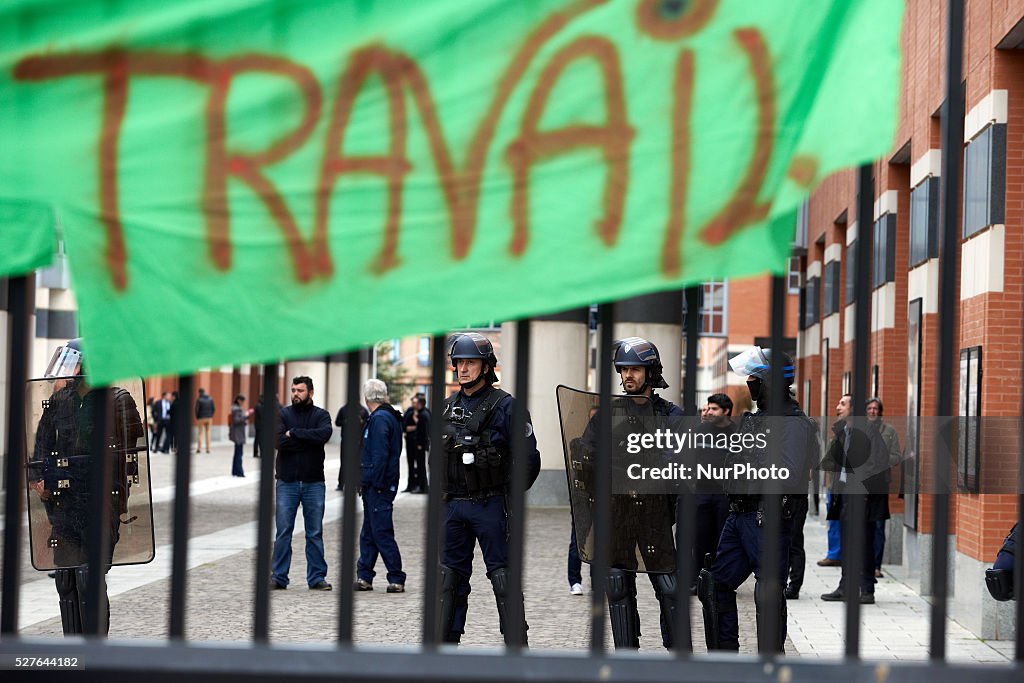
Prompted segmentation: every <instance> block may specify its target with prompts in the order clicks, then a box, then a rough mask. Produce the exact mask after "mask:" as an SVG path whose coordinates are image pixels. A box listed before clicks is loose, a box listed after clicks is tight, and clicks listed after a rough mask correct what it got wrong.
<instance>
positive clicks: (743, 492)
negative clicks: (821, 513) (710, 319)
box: [697, 346, 817, 653]
mask: <svg viewBox="0 0 1024 683" xmlns="http://www.w3.org/2000/svg"><path fill="white" fill-rule="evenodd" d="M779 360H781V362H782V363H783V368H782V370H783V372H782V375H783V383H784V384H785V388H784V391H783V405H782V406H781V408H780V409H779V410H775V411H773V412H774V413H775V414H776V415H778V416H780V417H779V418H776V419H775V421H773V423H771V424H769V422H768V412H767V410H768V397H769V393H770V388H769V381H770V377H771V364H772V362H775V361H774V360H773V354H772V352H771V349H764V350H762V349H761V348H760V347H757V346H754V347H752V348H750V349H748V350H747V351H744V352H743V353H741V354H739V355H738V356H736V357H735V358H732V359H731V360H730V361H729V365H730V366H731V367H732V370H733V372H736V373H737V374H739V375H743V376H745V377H746V378H747V387H748V389H749V391H750V398H751V400H753V401H754V403H755V404H756V407H757V410H756V411H755V412H752V413H751V412H747V413H744V414H743V418H742V420H741V422H740V429H739V433H740V434H744V435H746V434H750V435H754V436H755V437H756V436H757V435H765V437H766V438H765V439H764V440H763V441H762V443H764V444H765V445H767V446H769V447H771V446H772V445H773V444H774V445H775V446H777V448H778V454H779V455H780V456H781V460H782V464H783V465H784V467H785V469H786V470H788V472H789V476H790V479H791V481H775V482H773V486H774V487H778V488H779V489H783V490H786V491H789V490H791V489H792V490H793V491H795V490H796V488H797V487H799V486H800V485H803V486H806V479H805V478H804V477H803V476H802V473H803V472H806V470H807V467H808V466H809V465H808V462H807V454H808V453H809V449H810V448H811V444H812V443H816V438H817V437H816V435H815V432H814V431H813V424H812V423H811V421H810V420H809V419H808V418H807V416H806V415H804V413H803V411H801V410H800V406H799V405H798V404H797V402H796V400H794V398H793V396H792V395H791V390H790V389H789V387H790V385H792V384H793V379H794V376H795V370H794V365H793V361H792V359H791V358H789V356H787V355H786V354H784V353H782V354H779ZM773 427H776V429H772V428H773ZM771 431H775V432H776V433H775V434H769V432H771ZM779 432H781V434H780V433H779ZM768 438H771V439H772V442H769V441H768ZM749 441H750V440H749V439H748V442H749ZM756 441H757V440H756V438H755V439H754V442H755V443H756ZM734 457H735V464H743V463H745V464H747V465H753V466H756V467H762V466H767V465H770V464H772V463H771V462H770V460H769V452H768V448H759V447H757V446H756V445H755V447H754V448H751V449H749V450H745V451H742V452H741V453H738V454H736V455H735V456H734ZM780 471H781V468H780ZM761 489H762V487H759V486H758V485H757V484H754V485H751V483H750V482H749V481H742V482H736V481H730V482H727V485H726V490H727V492H728V494H729V516H728V517H727V518H726V521H725V527H724V528H723V529H722V535H721V537H720V538H719V542H718V554H717V556H716V557H715V560H714V562H713V563H712V565H711V569H710V571H709V570H708V569H702V570H701V571H700V574H699V575H698V578H697V597H698V598H699V600H700V602H701V604H702V606H703V612H704V631H705V639H706V642H707V646H708V650H733V651H738V650H739V619H738V615H737V612H736V589H737V588H739V586H740V584H742V583H743V582H744V581H746V580H747V578H748V577H749V576H750V574H751V573H753V574H754V578H755V580H756V581H757V583H756V584H755V585H754V603H755V607H756V609H757V620H756V621H757V638H758V650H759V651H760V652H763V653H766V652H779V653H781V652H783V651H784V645H785V642H786V621H787V619H786V599H785V596H784V595H783V581H784V577H785V576H786V566H787V564H788V559H789V544H790V538H791V533H792V527H793V520H792V516H793V509H792V507H793V502H794V501H795V496H794V495H792V494H791V495H783V498H782V505H781V508H782V520H781V524H780V527H781V533H780V536H779V538H778V539H777V541H776V542H777V543H778V546H779V554H778V561H779V566H778V567H777V571H776V575H775V576H776V580H777V581H778V584H779V585H778V589H777V590H774V591H773V590H769V589H768V587H767V585H765V584H764V582H763V581H762V580H761V572H762V569H763V568H762V567H761V564H760V555H761V545H762V542H764V539H763V538H762V527H761V525H762V523H763V520H764V511H765V508H764V506H763V501H764V497H765V495H768V494H762V493H760V491H761ZM804 495H806V491H805V492H804ZM770 602H774V603H775V604H769V603H770ZM773 609H774V610H777V611H778V615H779V627H778V629H777V631H776V632H777V634H778V640H777V641H775V642H767V638H766V631H767V628H766V623H767V622H766V619H767V617H768V615H770V614H771V613H772V611H773Z"/></svg>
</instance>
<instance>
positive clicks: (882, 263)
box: [871, 213, 896, 289]
mask: <svg viewBox="0 0 1024 683" xmlns="http://www.w3.org/2000/svg"><path fill="white" fill-rule="evenodd" d="M874 247H875V249H874V263H872V264H871V265H872V273H871V288H872V289H874V288H876V287H881V286H882V285H884V284H885V283H887V282H895V281H896V214H893V213H887V214H885V215H884V216H882V217H881V218H879V219H878V220H877V221H875V245H874Z"/></svg>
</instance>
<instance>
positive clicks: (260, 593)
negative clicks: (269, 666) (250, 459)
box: [253, 363, 280, 643]
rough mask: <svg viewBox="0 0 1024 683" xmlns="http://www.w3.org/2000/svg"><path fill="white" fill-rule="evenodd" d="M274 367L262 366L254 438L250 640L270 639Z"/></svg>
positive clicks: (277, 407) (275, 418)
mask: <svg viewBox="0 0 1024 683" xmlns="http://www.w3.org/2000/svg"><path fill="white" fill-rule="evenodd" d="M277 376H278V364H277V363H268V364H266V365H264V366H263V420H262V421H261V423H260V432H259V434H257V435H256V438H257V439H259V440H260V495H259V501H258V503H257V504H256V528H257V534H258V537H257V540H256V618H255V620H254V622H253V640H255V641H256V642H262V643H266V642H267V641H269V639H270V554H271V552H272V551H273V543H272V541H271V539H272V538H273V534H274V526H273V525H274V461H275V460H276V459H277V453H276V441H277V422H278V420H279V419H280V416H279V415H278V411H279V410H280V403H279V402H278V399H277Z"/></svg>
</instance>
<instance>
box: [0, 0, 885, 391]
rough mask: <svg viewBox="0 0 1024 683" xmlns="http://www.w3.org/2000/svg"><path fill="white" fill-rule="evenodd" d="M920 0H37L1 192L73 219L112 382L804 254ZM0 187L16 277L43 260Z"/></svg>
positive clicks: (875, 140) (89, 328)
mask: <svg viewBox="0 0 1024 683" xmlns="http://www.w3.org/2000/svg"><path fill="white" fill-rule="evenodd" d="M902 14H903V4H902V3H901V2H893V1H892V0H856V1H854V0H850V1H848V2H841V1H837V2H813V3H794V2H791V1H789V0H770V1H769V0H762V1H760V2H749V1H748V0H703V1H701V0H689V1H685V0H576V1H572V0H508V1H505V0H474V1H473V2H465V1H464V0H430V2H405V1H404V0H336V1H333V2H332V1H328V0H317V1H313V0H310V1H308V2H303V1H300V0H293V1H287V0H277V1H269V0H268V1H264V2H259V1H256V2H253V1H252V0H246V1H242V0H201V1H198V0H180V1H178V2H174V3H166V4H160V3H157V4H154V3H152V2H149V1H148V0H107V1H106V2H102V3H89V2H82V3H67V2H63V1H61V0H20V1H12V2H8V3H5V4H3V6H0V116H2V124H3V125H0V149H2V150H3V154H0V198H9V200H4V199H0V206H4V207H6V206H14V205H18V206H46V207H52V208H53V210H54V212H55V214H56V215H57V216H59V218H60V221H61V223H62V225H63V229H64V233H65V235H64V237H65V246H66V250H67V253H68V258H69V260H70V264H71V272H72V278H73V286H74V288H75V293H76V296H77V299H78V302H79V307H80V321H81V328H82V329H81V331H82V333H83V335H84V336H85V337H86V338H87V343H88V347H89V372H90V373H91V374H93V375H94V376H95V377H96V378H97V379H98V380H100V381H109V380H112V379H114V378H117V377H120V376H126V375H137V374H143V375H151V374H165V373H175V372H186V371H190V370H194V369H197V368H200V367H209V366H219V365H224V364H239V363H245V362H258V361H266V360H272V359H279V358H287V357H303V356H310V355H316V354H322V353H326V352H333V351H339V350H343V349H346V348H352V347H355V346H357V345H362V344H370V343H373V342H374V341H376V340H378V339H381V338H390V337H397V336H401V335H404V334H409V333H414V332H439V331H443V330H446V329H450V328H452V327H458V326H463V325H467V324H473V323H479V322H482V321H487V320H505V319H511V318H516V317H521V316H525V315H533V314H540V313H545V312H551V311H555V310H559V309H565V308H569V307H575V306H580V305H585V304H587V303H590V302H593V301H605V300H611V299H615V298H619V297H624V296H630V295H635V294H639V293H643V292H650V291H655V290H662V289H669V288H675V287H679V286H681V285H683V284H685V283H692V282H698V281H701V280H706V279H711V278H722V277H734V276H739V275H745V274H752V273H757V272H764V271H766V270H773V271H775V272H781V271H782V269H783V268H784V266H785V259H786V256H787V254H788V250H789V242H790V241H791V239H792V235H793V225H794V221H793V216H794V211H795V209H796V208H797V207H798V206H799V204H800V202H802V201H803V199H804V198H805V197H806V195H807V193H808V191H809V190H810V189H811V188H813V187H814V186H815V184H816V183H818V182H819V181H820V180H821V179H822V178H824V177H825V176H826V175H827V174H829V173H831V172H833V171H835V170H837V169H840V168H843V167H848V166H850V165H853V164H857V163H861V162H864V161H868V160H870V159H873V158H876V157H878V156H880V155H882V154H883V153H885V152H886V151H888V150H889V148H890V146H891V144H892V139H893V132H894V128H895V121H896V108H897V94H898V80H899V64H900V54H899V32H900V24H901V21H902ZM0 216H2V217H3V219H4V222H3V223H0V225H2V233H0V235H2V237H0V253H2V254H3V255H2V256H0V275H2V274H10V273H14V272H19V271H24V270H25V269H28V268H31V267H35V266H37V265H39V264H40V263H42V262H44V261H45V260H46V259H45V252H46V251H47V250H51V251H52V245H53V242H54V240H53V236H52V233H50V232H47V226H46V225H44V223H45V221H40V220H38V218H39V216H38V215H35V216H33V215H32V214H31V213H25V214H24V215H23V216H22V215H21V214H19V213H18V212H17V211H16V210H8V209H6V208H4V209H3V210H2V212H0ZM50 223H51V224H52V221H50ZM50 227H51V228H52V225H51V226H50ZM27 235H31V236H32V238H31V239H26V236H27Z"/></svg>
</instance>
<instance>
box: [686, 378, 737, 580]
mask: <svg viewBox="0 0 1024 683" xmlns="http://www.w3.org/2000/svg"><path fill="white" fill-rule="evenodd" d="M732 408H733V404H732V399H731V398H729V396H728V395H726V394H712V395H711V396H708V401H707V405H705V406H704V409H703V410H701V414H700V417H701V431H703V432H705V433H708V434H712V435H713V436H714V437H715V440H716V441H719V440H720V436H719V435H724V436H725V439H726V441H727V442H728V439H729V437H730V436H731V435H732V434H733V433H734V432H735V431H736V424H735V423H734V422H733V421H732ZM728 454H729V451H728V449H727V448H726V449H718V448H704V449H701V452H700V456H699V457H700V460H701V461H702V462H704V463H707V464H709V465H712V466H715V467H721V466H723V465H725V458H726V456H727V455H728ZM696 496H697V499H696V509H697V519H696V524H695V528H696V534H697V535H696V538H694V544H693V560H694V561H693V575H692V576H691V577H690V586H691V588H690V592H691V593H692V594H693V595H696V594H697V575H698V574H699V573H700V570H701V569H702V568H703V567H704V566H705V564H706V562H707V560H708V559H710V560H711V561H712V562H713V561H714V560H715V556H716V554H717V551H718V538H719V536H721V535H722V527H724V526H725V518H726V517H727V516H728V515H729V497H728V496H726V495H725V490H724V489H723V488H722V484H721V483H720V482H717V481H707V480H703V479H702V480H701V481H700V482H698V487H697V492H696Z"/></svg>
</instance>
